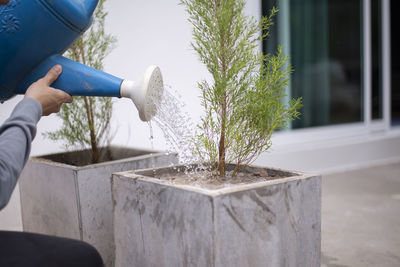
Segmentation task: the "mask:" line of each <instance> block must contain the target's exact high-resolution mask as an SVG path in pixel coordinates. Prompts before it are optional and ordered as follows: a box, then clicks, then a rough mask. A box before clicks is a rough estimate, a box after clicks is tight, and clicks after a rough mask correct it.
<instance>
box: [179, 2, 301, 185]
mask: <svg viewBox="0 0 400 267" xmlns="http://www.w3.org/2000/svg"><path fill="white" fill-rule="evenodd" d="M182 4H183V5H184V6H185V7H186V10H187V12H188V13H189V21H190V22H191V24H192V25H193V37H194V42H193V43H192V47H193V49H194V50H195V51H196V52H197V54H198V55H199V57H200V60H201V61H202V62H203V63H204V64H205V65H206V67H207V69H208V71H209V72H210V73H211V75H212V78H213V80H212V82H211V83H210V82H208V81H205V80H204V81H202V82H200V83H199V84H198V86H199V88H200V89H201V92H202V97H201V100H202V102H201V104H202V106H203V108H204V110H205V115H204V116H203V118H202V123H201V124H200V125H199V129H200V133H201V134H200V135H199V136H198V139H197V140H198V141H197V147H196V148H197V153H198V155H200V157H201V158H202V159H203V161H204V162H208V163H209V164H211V165H212V166H213V168H214V169H215V172H216V174H217V175H218V176H221V177H224V176H226V165H227V164H232V163H233V164H236V167H235V168H234V170H233V172H232V173H231V176H235V175H236V174H237V173H238V172H239V171H240V169H241V168H243V167H244V166H246V165H248V164H249V163H251V162H252V161H253V160H254V159H256V157H257V156H258V155H260V154H261V153H262V152H264V151H266V150H267V149H268V148H270V146H271V141H270V139H271V135H272V133H273V132H274V131H275V130H276V129H280V128H283V127H285V126H286V124H287V122H288V121H290V120H292V119H294V118H298V117H299V115H300V114H299V112H298V111H297V110H298V109H299V108H300V107H301V99H300V98H299V99H293V100H291V101H290V102H289V104H288V105H285V104H284V103H283V102H282V99H283V97H284V96H285V89H286V87H287V84H288V80H289V74H290V72H291V71H292V70H291V68H290V66H289V65H288V63H287V62H288V58H287V56H285V55H284V54H283V53H282V49H281V48H278V51H277V52H276V54H275V55H269V54H268V55H263V54H262V53H261V52H259V50H258V46H259V44H260V41H261V40H262V39H264V38H267V37H268V34H269V28H270V27H271V25H272V24H273V22H272V18H273V17H274V15H275V14H276V12H277V9H275V8H274V9H272V10H271V12H270V15H269V16H266V17H263V18H262V19H261V21H260V22H257V21H256V20H255V19H254V18H249V17H247V16H246V15H245V14H244V12H243V9H244V6H245V2H244V1H242V0H239V1H237V0H215V1H202V0H183V1H182ZM261 32H262V33H261ZM260 33H261V34H260Z"/></svg>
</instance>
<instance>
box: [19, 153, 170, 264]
mask: <svg viewBox="0 0 400 267" xmlns="http://www.w3.org/2000/svg"><path fill="white" fill-rule="evenodd" d="M108 153H110V155H109V157H110V158H113V159H117V160H113V161H108V162H104V163H98V164H92V165H86V166H80V167H77V166H74V165H68V164H63V163H59V162H56V161H64V160H66V161H67V162H74V161H77V160H78V161H79V162H82V160H81V159H80V158H81V157H83V156H82V155H83V154H84V151H79V152H69V153H64V154H55V155H48V156H43V157H40V158H31V159H29V161H28V163H27V165H26V167H25V169H24V170H23V173H22V175H21V177H20V181H19V186H20V194H21V209H22V223H23V229H24V231H28V232H36V233H43V234H49V235H55V236H62V237H69V238H74V239H80V240H84V241H86V242H88V243H90V244H92V245H93V246H94V247H96V248H97V250H98V251H99V252H100V254H101V256H102V257H103V260H104V262H105V264H106V266H114V258H115V249H114V236H113V234H114V231H113V221H112V216H113V215H112V197H111V175H112V173H114V172H120V171H125V170H132V169H133V170H136V169H143V168H151V167H155V166H169V165H171V164H173V163H176V162H177V156H176V154H167V153H157V152H150V151H142V150H136V149H126V148H121V147H111V149H109V150H108Z"/></svg>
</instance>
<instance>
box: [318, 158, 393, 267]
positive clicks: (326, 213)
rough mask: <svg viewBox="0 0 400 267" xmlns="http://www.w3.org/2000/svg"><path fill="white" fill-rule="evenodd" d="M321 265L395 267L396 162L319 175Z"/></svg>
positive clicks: (337, 266) (330, 266)
mask: <svg viewBox="0 0 400 267" xmlns="http://www.w3.org/2000/svg"><path fill="white" fill-rule="evenodd" d="M322 266H329V267H339V266H379V267H384V266H400V164H393V165H387V166H380V167H375V168H369V169H363V170H357V171H351V172H345V173H342V174H334V175H329V176H324V177H323V180H322Z"/></svg>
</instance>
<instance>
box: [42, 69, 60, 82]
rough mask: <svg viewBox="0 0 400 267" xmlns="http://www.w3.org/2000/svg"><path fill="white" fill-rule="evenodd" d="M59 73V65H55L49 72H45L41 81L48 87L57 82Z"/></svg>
mask: <svg viewBox="0 0 400 267" xmlns="http://www.w3.org/2000/svg"><path fill="white" fill-rule="evenodd" d="M61 71H62V67H61V65H55V66H54V67H52V68H51V69H50V70H49V72H47V74H46V76H44V77H43V78H42V80H43V81H44V82H45V83H46V85H47V86H50V85H51V84H52V83H53V82H54V81H55V80H57V78H58V76H60V74H61Z"/></svg>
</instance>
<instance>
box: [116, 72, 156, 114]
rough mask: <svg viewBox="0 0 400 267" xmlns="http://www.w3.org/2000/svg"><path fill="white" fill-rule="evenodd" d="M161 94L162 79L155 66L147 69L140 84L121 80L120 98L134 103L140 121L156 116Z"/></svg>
mask: <svg viewBox="0 0 400 267" xmlns="http://www.w3.org/2000/svg"><path fill="white" fill-rule="evenodd" d="M163 92H164V83H163V78H162V75H161V71H160V68H159V67H157V66H150V67H148V68H147V70H146V72H145V73H144V75H143V77H142V80H141V81H140V83H137V82H134V81H130V80H123V82H122V84H121V89H120V95H121V97H127V98H130V99H132V101H133V103H135V105H136V108H137V109H138V111H139V117H140V119H141V120H142V121H149V120H151V118H152V117H153V116H154V115H155V114H156V112H157V107H158V105H160V103H161V98H162V95H163Z"/></svg>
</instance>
